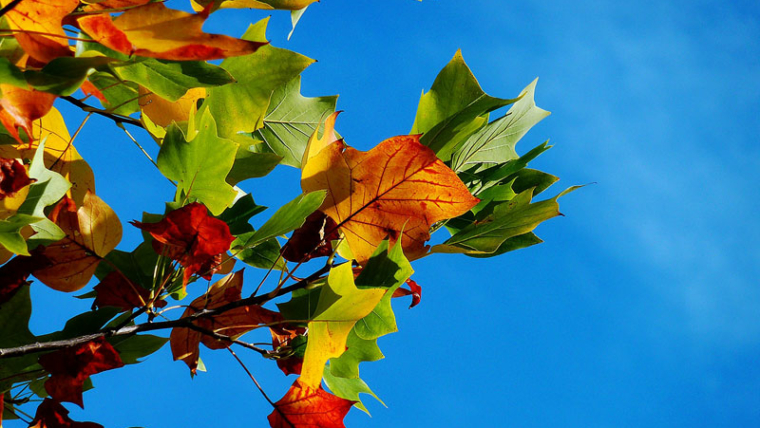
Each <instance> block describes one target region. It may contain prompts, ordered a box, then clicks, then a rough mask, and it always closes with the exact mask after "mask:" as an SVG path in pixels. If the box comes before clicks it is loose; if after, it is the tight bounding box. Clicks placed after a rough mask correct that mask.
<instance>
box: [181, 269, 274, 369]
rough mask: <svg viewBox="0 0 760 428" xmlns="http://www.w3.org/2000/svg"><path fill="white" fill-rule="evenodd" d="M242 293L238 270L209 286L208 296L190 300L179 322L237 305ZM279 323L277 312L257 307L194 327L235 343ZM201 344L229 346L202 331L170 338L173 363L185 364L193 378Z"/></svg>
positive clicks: (202, 321) (183, 330)
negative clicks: (266, 325) (242, 336)
mask: <svg viewBox="0 0 760 428" xmlns="http://www.w3.org/2000/svg"><path fill="white" fill-rule="evenodd" d="M242 291H243V270H239V271H237V272H235V273H233V274H231V275H227V276H226V277H224V278H222V279H220V280H219V281H217V282H216V283H215V284H214V285H212V286H211V288H210V289H209V291H208V293H206V294H204V295H203V296H200V297H198V298H197V299H195V300H193V302H192V303H191V304H190V306H188V307H187V309H185V313H184V314H182V318H184V317H187V316H190V315H192V314H194V313H196V312H199V311H202V310H204V309H216V308H219V307H222V306H224V305H226V304H228V303H231V302H236V301H238V300H240V299H241V293H242ZM281 320H282V317H281V316H280V314H279V313H278V312H274V311H270V310H268V309H265V308H262V307H261V306H259V305H249V306H241V307H239V308H234V309H232V310H229V311H227V312H224V313H222V314H219V315H216V316H213V317H208V318H200V319H198V320H195V321H193V324H195V325H197V326H198V327H200V328H201V329H203V330H206V331H213V332H215V333H218V334H221V335H224V336H227V337H231V338H233V339H234V338H237V337H240V336H241V335H243V334H244V333H247V332H249V331H251V330H253V329H255V328H258V327H259V326H260V325H261V324H271V323H276V322H279V321H281ZM201 343H203V344H204V345H205V346H206V347H207V348H209V349H222V348H226V347H228V346H229V345H230V343H229V342H228V341H224V340H218V339H216V338H214V337H212V336H209V335H208V334H204V333H203V332H201V331H196V330H192V329H190V328H187V327H176V328H174V329H173V330H172V332H171V335H170V336H169V344H170V345H171V349H172V355H173V356H174V360H182V361H184V362H185V364H187V366H188V367H190V371H191V373H193V374H195V371H196V369H197V367H198V357H199V355H200V350H199V347H198V346H199V344H201Z"/></svg>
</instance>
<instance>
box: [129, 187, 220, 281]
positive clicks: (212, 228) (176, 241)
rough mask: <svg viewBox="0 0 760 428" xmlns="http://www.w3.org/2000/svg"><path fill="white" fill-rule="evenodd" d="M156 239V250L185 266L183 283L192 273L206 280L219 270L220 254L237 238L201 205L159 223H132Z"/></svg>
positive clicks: (175, 212) (170, 215) (171, 213)
mask: <svg viewBox="0 0 760 428" xmlns="http://www.w3.org/2000/svg"><path fill="white" fill-rule="evenodd" d="M130 223H131V224H132V225H133V226H135V227H138V228H140V229H142V230H145V231H147V232H149V233H150V234H151V236H153V238H154V239H155V241H154V242H153V248H154V249H155V250H156V252H157V253H158V254H164V255H166V256H168V257H169V258H171V259H173V260H177V261H179V263H180V264H181V265H182V266H184V267H185V275H184V284H185V285H186V284H187V280H188V279H190V277H191V276H192V275H193V274H196V273H197V274H199V275H200V276H202V277H203V278H205V279H211V275H213V274H214V273H215V272H217V271H218V270H219V263H220V262H221V255H222V254H223V253H225V252H227V250H229V249H230V244H232V241H233V240H234V239H235V238H234V237H233V236H232V234H230V228H229V226H227V223H225V222H223V221H222V220H219V219H217V218H214V217H211V216H210V215H208V210H207V209H206V207H205V206H204V205H203V204H201V203H198V202H193V203H191V204H188V205H185V206H184V207H182V208H180V209H178V210H175V211H172V212H170V213H169V214H167V215H166V217H165V218H164V219H163V220H161V221H159V222H158V223H141V222H139V221H132V222H130Z"/></svg>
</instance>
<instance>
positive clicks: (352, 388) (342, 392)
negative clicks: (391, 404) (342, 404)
mask: <svg viewBox="0 0 760 428" xmlns="http://www.w3.org/2000/svg"><path fill="white" fill-rule="evenodd" d="M322 378H323V379H324V381H325V384H327V387H328V388H330V391H331V392H332V393H333V394H334V395H337V396H338V397H341V398H344V399H346V400H351V401H356V403H355V404H354V406H356V408H357V409H359V410H361V411H363V412H364V413H366V414H368V415H369V411H368V410H367V408H366V407H365V406H364V403H362V400H361V398H359V394H369V395H371V396H373V397H375V399H376V400H377V401H379V402H380V404H382V405H383V406H385V403H383V400H381V399H380V397H378V396H377V395H375V393H374V392H372V390H371V389H370V388H369V386H367V384H366V383H365V382H364V381H363V380H361V379H359V378H356V379H346V378H342V377H336V376H333V375H332V373H331V372H330V367H329V366H326V367H325V371H324V373H323V375H322ZM385 407H388V406H385Z"/></svg>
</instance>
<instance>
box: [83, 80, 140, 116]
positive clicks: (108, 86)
mask: <svg viewBox="0 0 760 428" xmlns="http://www.w3.org/2000/svg"><path fill="white" fill-rule="evenodd" d="M88 79H89V80H90V83H92V84H93V85H94V86H95V87H96V88H98V90H99V91H100V92H101V93H102V94H103V96H104V97H106V100H107V102H105V103H102V104H103V107H104V108H106V109H108V110H109V111H111V112H113V113H115V114H120V115H122V116H129V115H130V114H132V113H135V112H136V111H138V110H140V104H139V103H138V101H137V98H138V95H139V92H138V88H137V84H136V83H134V82H127V81H125V80H121V79H120V78H117V77H116V76H114V75H113V74H111V73H106V72H95V73H92V74H91V75H90V76H89V77H88Z"/></svg>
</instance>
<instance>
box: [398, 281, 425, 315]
mask: <svg viewBox="0 0 760 428" xmlns="http://www.w3.org/2000/svg"><path fill="white" fill-rule="evenodd" d="M406 285H408V286H409V288H408V289H406V288H404V287H399V288H397V289H396V291H394V292H393V296H392V297H403V296H412V304H411V305H409V309H412V308H413V307H415V306H417V305H419V304H420V301H421V300H422V287H420V286H419V284H417V283H416V282H414V281H412V280H411V279H407V280H406Z"/></svg>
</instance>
